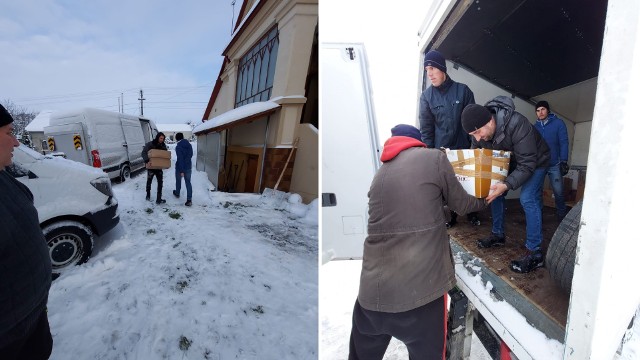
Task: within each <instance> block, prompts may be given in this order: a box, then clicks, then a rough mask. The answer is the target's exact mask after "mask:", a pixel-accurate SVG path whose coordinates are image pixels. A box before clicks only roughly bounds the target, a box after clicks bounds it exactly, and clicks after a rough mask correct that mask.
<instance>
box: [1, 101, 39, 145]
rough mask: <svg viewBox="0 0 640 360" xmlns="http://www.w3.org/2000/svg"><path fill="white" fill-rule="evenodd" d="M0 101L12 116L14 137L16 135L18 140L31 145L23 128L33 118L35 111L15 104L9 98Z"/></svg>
mask: <svg viewBox="0 0 640 360" xmlns="http://www.w3.org/2000/svg"><path fill="white" fill-rule="evenodd" d="M1 103H2V106H4V108H5V109H7V111H8V112H9V114H11V117H13V128H14V133H15V134H16V137H18V140H20V142H22V143H23V144H26V145H31V144H30V139H29V137H28V136H26V134H25V130H24V128H26V127H27V125H29V123H30V122H31V121H32V120H33V119H35V117H36V115H37V113H36V112H35V111H30V110H28V109H27V108H25V107H24V106H19V105H17V104H16V103H14V102H13V101H11V100H10V99H5V100H2V102H1Z"/></svg>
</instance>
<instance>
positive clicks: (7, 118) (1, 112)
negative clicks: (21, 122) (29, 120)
mask: <svg viewBox="0 0 640 360" xmlns="http://www.w3.org/2000/svg"><path fill="white" fill-rule="evenodd" d="M12 122H13V118H12V117H11V114H9V112H8V111H7V109H5V108H4V106H2V104H0V126H5V125H7V124H11V123H12Z"/></svg>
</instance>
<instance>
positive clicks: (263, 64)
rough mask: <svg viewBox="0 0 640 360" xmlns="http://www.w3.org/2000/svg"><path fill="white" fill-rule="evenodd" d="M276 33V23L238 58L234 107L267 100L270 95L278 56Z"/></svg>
mask: <svg viewBox="0 0 640 360" xmlns="http://www.w3.org/2000/svg"><path fill="white" fill-rule="evenodd" d="M278 35H279V33H278V26H277V25H276V26H274V27H273V28H272V29H271V30H269V32H268V33H267V34H266V35H265V36H264V37H262V39H260V41H258V42H257V43H256V44H255V45H254V47H253V48H252V49H251V50H249V51H248V52H247V53H246V54H245V55H244V56H243V57H242V59H240V64H239V65H238V82H237V84H236V105H235V107H239V106H242V105H246V104H249V103H252V102H256V101H267V100H269V98H270V97H271V90H272V89H273V76H274V74H275V71H276V59H277V57H278V44H279V40H278Z"/></svg>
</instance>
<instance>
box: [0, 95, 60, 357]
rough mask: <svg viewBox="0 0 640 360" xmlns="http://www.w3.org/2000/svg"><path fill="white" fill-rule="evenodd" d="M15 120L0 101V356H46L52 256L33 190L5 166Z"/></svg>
mask: <svg viewBox="0 0 640 360" xmlns="http://www.w3.org/2000/svg"><path fill="white" fill-rule="evenodd" d="M12 123H13V118H12V117H11V115H10V114H9V113H8V112H7V110H6V109H5V108H4V107H3V106H2V105H0V269H2V276H0V309H2V311H0V359H8V360H14V359H30V360H31V359H33V360H40V359H48V358H49V355H50V354H51V349H52V346H53V339H52V338H51V332H50V330H49V320H48V319H47V311H46V308H47V299H48V297H49V288H50V287H51V258H50V257H49V249H48V247H47V242H46V240H45V238H44V235H43V234H42V230H41V229H40V222H39V221H38V212H37V210H36V208H35V207H34V206H33V194H31V191H29V189H28V188H27V187H26V186H24V185H23V184H22V183H21V182H19V181H17V180H16V179H14V178H13V177H12V176H11V175H10V174H9V173H8V172H7V171H6V170H5V168H6V167H7V166H9V165H11V162H12V161H11V158H12V157H13V148H14V147H17V146H19V143H18V140H16V138H15V136H14V135H13V124H12Z"/></svg>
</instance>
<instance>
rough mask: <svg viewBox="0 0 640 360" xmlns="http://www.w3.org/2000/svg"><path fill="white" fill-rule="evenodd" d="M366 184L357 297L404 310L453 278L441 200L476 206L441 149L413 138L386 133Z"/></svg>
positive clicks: (462, 209) (479, 204) (465, 208)
mask: <svg viewBox="0 0 640 360" xmlns="http://www.w3.org/2000/svg"><path fill="white" fill-rule="evenodd" d="M381 160H382V161H383V164H382V166H381V167H380V169H379V170H378V172H377V173H376V175H375V176H374V178H373V181H372V183H371V187H370V189H369V223H368V236H367V238H366V240H365V243H364V255H363V262H362V272H361V275H360V290H359V293H358V302H359V303H360V305H361V306H362V307H363V308H365V309H367V310H372V311H381V312H389V313H396V312H404V311H408V310H412V309H415V308H417V307H420V306H422V305H425V304H427V303H429V302H431V301H433V300H435V299H437V298H439V297H441V296H442V295H444V293H445V292H447V291H448V290H450V289H451V288H452V287H453V286H454V284H455V275H454V268H453V262H452V258H451V249H450V247H449V236H448V235H447V230H446V227H445V212H444V204H445V203H447V204H448V205H449V208H451V209H452V210H455V211H456V212H458V213H460V214H466V213H468V212H472V211H478V210H480V209H482V208H483V207H484V206H485V205H484V200H482V199H476V198H474V197H473V196H471V195H468V194H467V193H466V191H465V190H464V189H463V188H462V185H460V183H459V182H458V180H457V179H456V176H455V174H454V172H453V167H452V166H451V163H450V162H449V161H448V160H447V157H446V155H445V154H444V153H443V152H442V151H440V150H435V149H427V148H425V145H424V144H423V143H422V142H421V141H418V140H416V139H413V138H410V137H405V136H394V137H392V138H390V139H389V140H387V142H386V143H385V145H384V148H383V151H382V156H381Z"/></svg>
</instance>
